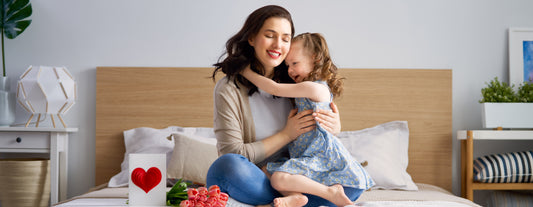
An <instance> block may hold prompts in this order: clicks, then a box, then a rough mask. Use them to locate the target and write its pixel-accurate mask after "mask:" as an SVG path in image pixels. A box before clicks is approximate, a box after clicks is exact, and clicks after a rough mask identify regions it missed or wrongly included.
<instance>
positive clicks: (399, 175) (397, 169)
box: [337, 121, 418, 190]
mask: <svg viewBox="0 0 533 207" xmlns="http://www.w3.org/2000/svg"><path fill="white" fill-rule="evenodd" d="M337 137H338V138H339V139H340V141H341V142H342V143H343V145H344V146H345V147H346V149H348V151H350V153H351V154H352V156H354V158H355V159H357V161H359V162H364V161H367V162H368V165H367V166H366V167H365V169H366V170H367V172H368V173H369V174H370V176H371V177H372V179H374V181H375V183H376V185H375V186H374V187H372V188H373V189H400V190H418V187H417V186H416V184H415V183H414V182H413V180H412V178H411V175H409V173H407V165H408V162H409V158H408V147H409V128H408V126H407V121H392V122H387V123H384V124H380V125H377V126H374V127H372V128H367V129H363V130H359V131H343V132H341V133H339V135H338V136H337Z"/></svg>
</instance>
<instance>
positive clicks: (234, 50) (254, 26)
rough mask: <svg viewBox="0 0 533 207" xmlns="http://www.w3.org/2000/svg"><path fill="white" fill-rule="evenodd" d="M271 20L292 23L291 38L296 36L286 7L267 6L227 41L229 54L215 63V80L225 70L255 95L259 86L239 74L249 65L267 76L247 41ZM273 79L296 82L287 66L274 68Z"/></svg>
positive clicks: (213, 76) (253, 15)
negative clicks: (282, 20) (276, 18)
mask: <svg viewBox="0 0 533 207" xmlns="http://www.w3.org/2000/svg"><path fill="white" fill-rule="evenodd" d="M271 17H281V18H284V19H287V20H288V21H289V22H290V23H291V37H292V36H293V34H294V25H293V23H292V17H291V14H290V13H289V11H287V10H286V9H285V8H283V7H281V6H277V5H268V6H264V7H261V8H259V9H257V10H255V11H254V12H252V13H251V14H250V15H249V16H248V18H247V19H246V21H245V22H244V25H243V27H242V28H241V30H240V31H239V32H238V33H237V34H235V35H233V37H231V38H230V39H229V40H228V41H227V42H226V51H225V52H224V53H223V54H222V55H221V56H220V57H219V60H218V62H217V63H215V64H213V66H215V70H214V71H213V74H212V76H211V78H212V79H213V80H215V75H216V73H217V72H220V71H222V72H223V73H224V74H226V76H228V81H229V80H233V81H234V82H235V85H237V87H239V86H238V84H237V82H239V83H240V84H242V85H244V86H246V87H248V88H249V89H250V90H249V91H248V95H252V94H253V93H255V92H256V91H257V86H255V85H254V84H253V83H251V82H250V81H248V80H247V79H246V78H244V77H243V76H241V75H240V74H239V73H240V72H241V71H242V70H243V69H244V68H245V67H246V66H247V65H250V68H251V69H252V70H253V71H255V72H257V73H259V74H261V75H264V74H265V69H264V67H263V65H262V64H261V63H260V62H259V60H257V58H256V57H255V50H254V48H253V47H252V46H251V45H250V44H249V42H248V40H249V39H250V38H252V37H254V36H255V35H257V34H258V33H259V31H260V30H261V27H263V24H264V23H265V21H266V20H267V19H268V18H271ZM272 79H273V80H274V81H276V82H281V83H293V81H292V79H291V78H290V77H289V75H288V72H287V66H286V65H285V64H284V63H282V64H280V65H279V66H277V67H276V68H274V77H273V78H272Z"/></svg>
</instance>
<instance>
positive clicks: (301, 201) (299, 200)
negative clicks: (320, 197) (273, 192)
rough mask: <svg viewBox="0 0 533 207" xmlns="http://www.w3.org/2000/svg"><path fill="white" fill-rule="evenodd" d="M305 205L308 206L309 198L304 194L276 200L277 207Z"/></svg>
mask: <svg viewBox="0 0 533 207" xmlns="http://www.w3.org/2000/svg"><path fill="white" fill-rule="evenodd" d="M305 204H307V196H304V195H302V194H292V195H288V196H285V197H278V198H275V199H274V206H275V207H296V206H298V207H300V206H304V205H305Z"/></svg>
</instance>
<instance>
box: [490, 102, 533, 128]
mask: <svg viewBox="0 0 533 207" xmlns="http://www.w3.org/2000/svg"><path fill="white" fill-rule="evenodd" d="M481 109H482V117H481V118H482V121H483V128H498V127H502V128H533V103H482V104H481Z"/></svg>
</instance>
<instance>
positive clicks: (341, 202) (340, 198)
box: [327, 184, 353, 206]
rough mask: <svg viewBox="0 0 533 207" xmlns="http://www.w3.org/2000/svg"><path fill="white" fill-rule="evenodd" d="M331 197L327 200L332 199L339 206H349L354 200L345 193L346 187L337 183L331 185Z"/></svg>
mask: <svg viewBox="0 0 533 207" xmlns="http://www.w3.org/2000/svg"><path fill="white" fill-rule="evenodd" d="M328 191H329V194H328V195H329V198H328V199H327V200H329V201H331V202H332V203H333V204H335V205H337V206H347V205H353V202H352V201H351V200H350V198H348V196H346V194H344V188H343V187H342V185H340V184H335V185H332V186H329V189H328Z"/></svg>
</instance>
